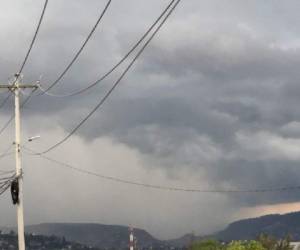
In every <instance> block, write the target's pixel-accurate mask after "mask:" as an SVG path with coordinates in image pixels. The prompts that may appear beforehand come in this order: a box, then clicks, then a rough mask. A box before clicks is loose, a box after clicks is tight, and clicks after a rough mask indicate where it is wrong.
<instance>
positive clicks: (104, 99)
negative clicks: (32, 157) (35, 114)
mask: <svg viewBox="0 0 300 250" xmlns="http://www.w3.org/2000/svg"><path fill="white" fill-rule="evenodd" d="M180 1H181V0H177V1H176V3H175V4H174V5H173V7H172V8H171V9H170V11H169V12H168V14H167V15H166V16H165V18H164V19H163V21H162V22H161V23H160V24H159V26H158V27H157V28H156V29H155V31H154V32H153V34H152V35H151V36H150V38H149V39H148V40H147V42H146V43H145V44H144V45H143V47H142V48H141V49H140V50H139V52H138V53H137V55H136V56H135V57H134V58H133V60H132V61H131V63H130V64H129V65H128V66H127V68H126V69H125V70H124V72H123V73H122V74H121V76H120V77H119V78H118V79H117V81H116V82H115V83H114V84H113V86H112V87H111V88H110V89H109V90H108V91H107V93H106V94H105V95H104V97H103V98H102V99H101V100H100V102H99V103H98V104H97V105H96V106H95V107H94V108H93V109H92V111H91V112H90V113H89V114H88V115H87V116H86V117H85V118H84V119H83V120H82V121H81V122H80V123H79V124H78V125H77V126H76V127H75V128H74V129H73V130H72V131H71V132H70V133H69V134H68V135H67V136H65V137H64V138H63V139H62V140H60V141H59V142H57V143H55V144H54V145H53V146H51V147H49V148H48V149H46V150H45V151H43V152H40V154H46V153H48V152H50V151H52V150H53V149H55V148H57V147H58V146H60V145H61V144H63V143H64V142H66V141H67V140H68V139H69V138H70V137H71V136H72V135H73V134H74V133H75V132H76V131H77V130H78V129H79V128H80V127H81V126H82V125H83V124H84V123H85V122H86V121H87V120H88V119H89V118H90V117H91V116H92V115H93V114H94V113H95V112H96V111H97V110H98V109H99V108H100V107H101V106H102V105H103V103H104V102H105V101H106V100H107V98H108V97H109V96H110V95H111V93H112V92H113V91H114V89H115V88H116V87H117V86H118V85H119V83H120V82H121V80H122V79H123V78H124V76H125V75H126V74H127V72H128V71H129V69H130V68H131V67H132V65H133V64H134V63H135V62H136V61H137V59H138V58H139V56H140V55H141V54H142V53H143V51H144V50H145V49H146V47H147V46H148V44H149V43H150V42H151V41H152V39H153V38H154V37H155V35H156V34H157V32H158V31H159V30H160V29H161V27H162V26H163V25H164V23H165V22H166V21H167V19H168V18H169V16H170V15H171V14H172V12H173V11H174V10H175V8H176V7H177V5H178V4H179V3H180Z"/></svg>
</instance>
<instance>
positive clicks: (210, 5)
mask: <svg viewBox="0 0 300 250" xmlns="http://www.w3.org/2000/svg"><path fill="white" fill-rule="evenodd" d="M167 3H168V1H166V0H164V1H158V0H153V1H151V3H150V2H149V1H138V0H130V1H126V3H125V2H124V1H121V0H116V1H113V3H112V5H111V7H110V9H109V10H108V12H107V15H106V16H105V17H104V19H103V23H101V24H100V26H99V27H98V29H97V31H96V33H95V34H94V36H93V37H92V39H91V41H90V42H89V44H88V45H87V47H86V49H85V50H84V52H83V53H82V55H81V56H80V57H79V60H78V62H76V64H74V66H73V67H72V69H71V70H70V71H69V72H68V74H67V75H66V76H65V77H64V78H63V80H62V81H61V83H60V84H59V85H58V86H56V87H55V88H54V89H53V92H55V93H57V94H60V93H68V92H72V91H73V90H76V89H78V88H81V87H84V86H87V85H88V84H89V83H92V82H93V81H95V80H96V79H98V78H99V77H100V76H101V75H102V74H103V73H105V72H106V71H107V70H108V69H110V67H111V66H112V65H113V64H115V63H116V62H117V61H118V60H119V59H120V58H121V57H122V56H123V55H125V54H126V52H127V51H128V50H129V48H130V47H131V46H132V44H134V42H135V41H136V40H137V39H138V38H139V37H140V36H141V35H142V34H143V32H145V30H146V29H147V27H149V26H150V24H151V23H152V22H153V21H154V20H155V18H156V17H157V16H158V15H159V14H160V12H161V10H162V8H163V7H165V6H166V5H167ZM40 5H41V4H40ZM40 5H38V4H36V3H35V1H32V0H26V1H24V2H22V4H21V3H19V2H18V1H16V0H14V1H9V2H8V1H5V3H3V7H2V8H1V10H0V12H1V13H0V30H1V34H3V35H2V36H1V39H0V41H1V47H0V51H1V57H0V73H1V76H0V79H1V81H3V82H6V81H7V79H8V78H9V77H10V76H12V75H13V74H14V72H15V71H16V70H17V68H18V65H19V63H20V60H21V58H22V55H24V53H25V51H26V49H27V44H29V41H30V38H31V36H32V33H33V31H34V27H35V25H36V22H37V18H38V16H39V12H40V10H41V6H40ZM104 5H105V1H94V0H93V1H88V2H87V1H84V0H80V1H76V2H74V1H71V0H68V1H59V0H52V1H50V2H49V6H48V9H47V12H46V15H45V19H44V22H43V24H42V26H41V30H40V33H39V36H38V39H37V43H36V44H35V46H34V49H33V52H32V54H31V56H30V59H29V62H28V64H27V66H26V68H25V70H24V82H33V81H36V80H38V79H39V78H40V76H42V78H41V79H42V80H41V82H42V84H43V85H44V86H48V85H49V84H50V83H51V82H52V81H53V80H55V78H56V77H57V76H58V75H59V73H60V72H61V71H62V69H63V68H64V66H65V65H66V64H67V63H68V62H69V61H70V59H71V58H72V55H73V54H74V53H75V52H76V50H77V49H78V48H79V46H80V45H81V43H82V42H83V40H84V39H85V37H86V35H87V34H88V32H89V30H90V28H91V27H92V25H93V23H94V22H95V21H96V18H97V15H99V13H100V12H101V10H102V8H103V7H104ZM299 8H300V4H299V2H298V1H292V0H290V1H285V2H284V3H283V2H281V1H275V0H274V1H268V2H261V1H253V0H251V1H250V0H249V1H243V2H241V1H230V2H228V1H223V2H220V1H216V0H210V1H208V0H201V1H199V0H192V1H184V0H183V1H182V2H181V3H180V5H179V6H178V9H177V10H176V11H175V12H174V14H173V15H172V16H171V18H170V19H169V20H168V22H167V23H166V25H165V26H164V28H163V29H162V30H161V31H160V33H159V34H158V36H157V37H156V38H155V39H154V40H153V41H152V42H151V44H150V45H149V47H148V48H147V49H146V51H145V52H144V53H143V54H142V56H141V57H140V58H139V60H138V62H137V63H136V65H135V66H134V67H133V68H132V70H131V71H130V72H129V73H128V74H127V76H126V77H125V79H124V80H123V81H122V83H121V84H120V86H119V87H118V88H117V89H116V90H115V91H114V93H113V94H112V96H111V97H110V98H109V100H108V101H107V102H106V103H105V105H104V106H103V107H102V108H101V109H100V110H99V111H97V113H95V115H94V116H93V117H92V118H91V119H90V120H89V121H88V122H87V123H86V124H85V125H84V126H83V127H82V128H81V129H80V130H79V131H78V132H77V133H76V135H74V136H73V137H72V139H71V140H70V141H68V142H67V143H66V144H64V145H63V146H62V147H60V148H58V149H57V150H55V152H52V153H51V156H52V157H55V158H57V159H60V160H62V161H67V162H69V163H71V164H77V165H79V166H80V167H84V168H86V169H90V170H93V171H96V172H102V173H104V174H108V175H113V176H118V177H121V178H126V179H129V180H135V181H143V182H145V183H156V184H162V183H163V184H164V185H170V186H180V187H195V188H204V189H207V188H210V189H221V188H223V189H257V188H272V187H286V186H298V185H299V181H298V180H299V178H300V172H299V171H298V165H299V163H300V156H299V155H300V154H299V153H300V112H299V109H298V107H299V105H300V99H299V95H300V87H299V80H300V71H299V69H298V68H299V62H300V37H299V35H298V34H299V31H300V19H299V15H298V12H299ZM127 63H128V62H127ZM124 67H125V66H124V65H123V66H122V67H121V68H120V69H118V70H117V71H116V72H115V73H114V74H113V75H112V76H110V77H109V78H108V79H106V80H105V81H104V82H102V83H100V84H99V85H98V86H97V87H95V88H94V89H93V90H90V91H88V92H87V93H85V94H82V95H80V96H76V97H71V98H61V99H59V98H58V99H54V98H51V97H48V96H45V95H44V96H39V97H34V98H33V99H32V100H31V101H30V102H29V103H28V105H26V107H25V108H24V109H23V113H22V115H23V128H24V135H23V137H24V140H25V139H26V138H27V137H26V136H30V135H34V134H41V135H42V138H41V140H40V141H36V142H34V143H33V144H32V145H30V146H31V147H32V148H34V149H35V150H38V151H40V150H42V149H44V148H47V147H48V146H50V145H52V144H53V143H55V142H57V141H58V140H59V139H60V138H62V137H63V136H64V135H66V133H68V132H69V131H70V130H71V129H72V128H73V127H74V126H75V125H76V124H77V122H78V121H79V120H80V119H82V118H83V117H84V116H85V115H86V114H87V113H88V112H89V110H91V108H92V107H93V106H94V105H95V104H96V103H97V102H98V101H99V100H100V98H101V97H103V95H104V94H105V92H106V91H107V90H108V89H109V87H110V86H111V84H112V83H113V81H114V80H115V79H116V78H117V77H118V75H119V74H120V73H121V72H122V69H124ZM24 94H26V93H24ZM2 98H4V95H3V97H2ZM11 104H12V103H10V105H8V106H7V107H6V108H4V109H1V122H2V123H4V122H5V121H6V119H8V117H9V114H10V112H11V111H12V110H11ZM2 138H3V139H1V148H3V149H4V148H5V147H6V146H7V144H8V143H9V142H11V141H12V140H13V129H12V127H11V128H9V129H8V130H7V133H6V134H5V135H2ZM74 152H75V153H74ZM3 164H4V165H7V166H10V167H13V159H6V160H4V163H3ZM24 165H25V168H26V169H25V170H26V171H25V173H26V175H25V197H26V200H27V201H26V200H25V205H26V215H27V216H26V218H27V219H26V223H28V224H29V223H38V222H44V221H50V222H51V221H82V222H83V221H92V222H100V223H101V222H104V223H108V224H109V223H114V224H134V225H135V226H139V227H144V228H146V229H149V230H150V232H151V233H154V234H155V235H157V236H160V237H174V236H179V235H180V234H183V233H187V232H191V231H192V230H195V231H196V232H197V233H207V232H211V231H213V230H217V229H220V228H221V227H222V226H224V225H225V224H226V223H228V222H229V221H230V220H231V219H232V218H237V217H238V216H239V214H240V212H241V210H242V209H244V208H247V209H248V208H250V210H251V208H254V207H256V206H263V205H274V206H276V205H277V204H281V203H290V202H298V201H299V199H300V196H299V193H297V192H291V193H288V192H283V193H265V194H251V195H250V194H235V195H232V194H229V195H226V194H210V195H209V194H205V195H204V194H199V195H195V194H193V195H191V194H182V193H169V192H161V191H160V192H158V191H155V190H145V189H137V188H136V187H129V186H121V185H120V184H114V183H109V182H101V181H100V182H99V181H98V180H96V179H92V178H91V177H89V176H82V175H80V174H76V173H70V172H68V171H67V170H60V168H59V167H55V166H52V165H53V164H50V163H46V162H43V161H42V160H37V159H33V158H29V157H28V156H24ZM28 165H30V166H28ZM40 165H43V166H40ZM44 165H45V166H44ZM66 182H67V183H68V185H67V186H66V185H64V183H66ZM78 183H80V185H78ZM37 186H39V190H40V191H41V193H38V194H35V192H36V191H37V190H36V187H37ZM79 187H80V188H79ZM145 194H146V195H145ZM5 197H6V198H3V199H2V200H1V203H0V206H1V210H2V209H3V211H5V213H6V214H7V215H8V216H7V218H6V219H3V220H4V221H3V224H7V225H10V224H13V223H14V213H13V211H11V210H12V209H11V207H9V208H8V207H7V203H8V197H7V196H5ZM157 200H163V201H164V202H163V203H161V204H157V203H156V201H157ZM179 201H180V202H179ZM37 203H38V204H39V206H38V207H37V206H36V204H37ZM54 204H58V205H57V206H56V205H54ZM74 204H78V208H77V209H74ZM183 204H184V205H183ZM100 207H101V208H100ZM133 208H134V209H133ZM171 208H172V209H171ZM170 210H171V211H172V212H171V213H170ZM250 210H248V211H250ZM70 211H71V212H70ZM211 211H213V213H211ZM221 211H222V212H221ZM209 214H213V215H214V216H210V215H209ZM216 214H220V216H215V215H216ZM249 215H251V213H249Z"/></svg>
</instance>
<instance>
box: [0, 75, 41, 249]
mask: <svg viewBox="0 0 300 250" xmlns="http://www.w3.org/2000/svg"><path fill="white" fill-rule="evenodd" d="M19 77H20V74H16V75H15V80H14V83H13V84H6V85H5V84H4V85H0V89H8V90H10V91H11V92H12V93H13V94H14V96H15V142H14V144H15V151H16V153H15V154H16V179H17V181H18V189H19V192H18V193H19V197H18V202H17V203H16V205H17V222H18V246H19V250H25V232H24V211H23V176H22V175H23V171H22V165H21V122H20V120H21V119H20V89H27V88H30V89H35V88H37V84H20V83H19Z"/></svg>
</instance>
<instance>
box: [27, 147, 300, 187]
mask: <svg viewBox="0 0 300 250" xmlns="http://www.w3.org/2000/svg"><path fill="white" fill-rule="evenodd" d="M23 148H24V149H25V150H26V151H28V152H30V153H27V154H29V155H33V156H39V157H41V158H43V159H45V160H47V161H49V162H53V163H55V164H57V165H59V166H61V167H64V168H68V169H71V170H74V171H77V172H79V173H83V174H87V175H91V176H94V177H97V178H101V179H105V180H108V181H113V182H118V183H123V184H128V185H134V186H140V187H144V188H151V189H159V190H165V191H177V192H190V193H273V192H290V191H298V190H300V185H299V186H287V187H273V188H262V189H194V188H181V187H172V186H163V185H155V184H148V183H142V182H136V181H130V180H126V179H121V178H118V177H114V176H107V175H103V174H99V173H95V172H92V171H89V170H85V169H82V168H78V167H75V166H73V165H71V164H67V163H64V162H62V161H59V160H56V159H53V158H50V157H48V156H45V155H42V154H39V153H37V152H35V151H34V150H32V149H30V148H27V147H24V146H23ZM26 151H24V152H26Z"/></svg>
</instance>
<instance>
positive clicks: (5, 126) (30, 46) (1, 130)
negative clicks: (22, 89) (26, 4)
mask: <svg viewBox="0 0 300 250" xmlns="http://www.w3.org/2000/svg"><path fill="white" fill-rule="evenodd" d="M47 6H48V0H45V2H44V6H43V10H42V13H41V16H40V18H39V22H38V25H37V27H36V30H35V33H34V35H33V38H32V40H31V43H30V45H29V49H28V50H27V53H26V55H25V58H24V60H23V62H22V64H21V67H20V69H19V71H18V73H17V74H16V77H15V80H14V82H13V84H15V83H16V81H17V80H18V78H19V77H20V74H21V73H22V71H23V69H24V67H25V64H26V62H27V60H28V58H29V55H30V52H31V50H32V48H33V45H34V43H35V41H36V38H37V35H38V32H39V30H40V27H41V24H42V21H43V19H44V15H45V12H46V9H47ZM13 84H12V85H13ZM32 93H33V92H32ZM32 93H31V94H32ZM10 95H11V94H10ZM10 95H9V96H8V97H7V100H8V99H9V97H10ZM30 97H31V96H29V97H28V98H27V99H26V100H25V101H24V102H23V104H22V106H21V107H23V106H24V105H25V103H26V102H27V101H28V100H29V99H30ZM14 117H15V116H14V115H13V116H11V118H10V119H9V120H8V121H7V122H6V123H5V124H4V126H3V127H2V128H1V129H0V135H1V134H2V133H3V132H4V131H5V129H6V128H7V127H8V126H9V124H10V123H11V122H12V120H13V119H14Z"/></svg>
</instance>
